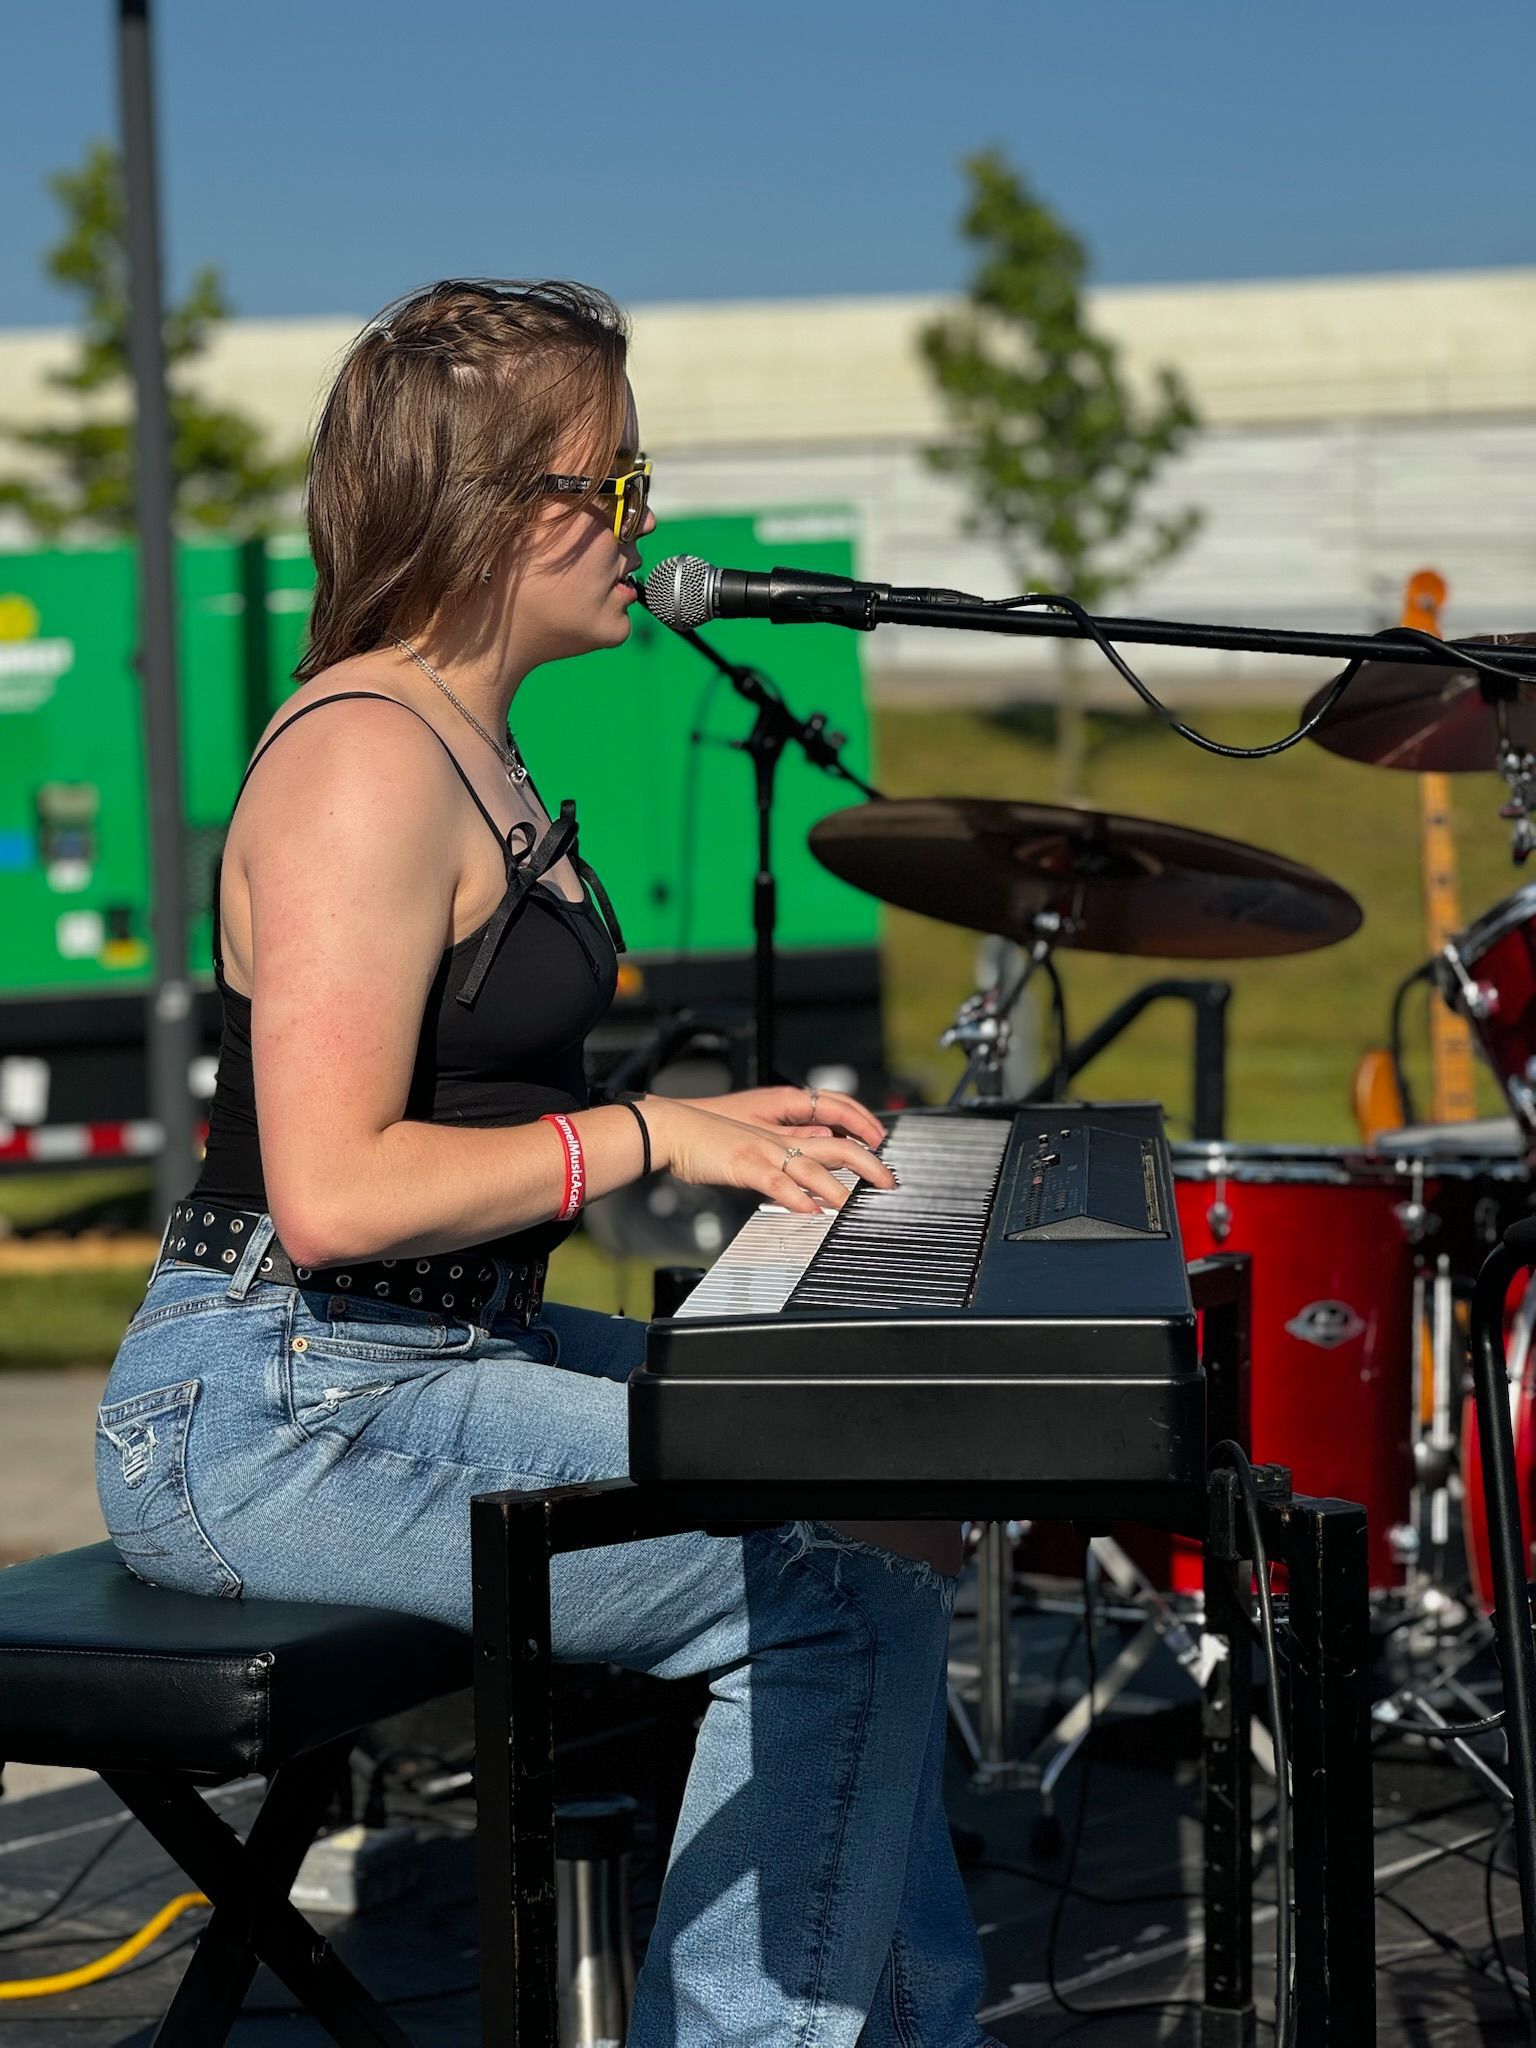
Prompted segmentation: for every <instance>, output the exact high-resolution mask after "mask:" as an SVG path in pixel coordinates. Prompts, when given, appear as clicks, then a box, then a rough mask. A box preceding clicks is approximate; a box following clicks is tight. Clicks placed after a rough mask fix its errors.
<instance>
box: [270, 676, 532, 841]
mask: <svg viewBox="0 0 1536 2048" xmlns="http://www.w3.org/2000/svg"><path fill="white" fill-rule="evenodd" d="M353 697H371V698H374V699H376V700H377V702H378V703H380V704H398V705H399V706H400V709H401V710H402V711H409V712H410V714H411V716H412V718H420V719H421V722H422V724H423V725H424V726H425V727H426V728H427V731H428V732H429V733H431V735H432V737H433V739H435V740H436V741H437V744H438V745H439V746H440V747H441V748H442V750H443V752H444V753H445V754H446V755H447V756H448V759H449V762H450V764H451V765H452V768H453V772H454V774H455V775H457V776H458V778H459V780H460V782H462V783H463V785H464V787H465V789H466V790H467V791H468V792H469V799H470V802H471V803H472V804H473V805H474V807H475V809H476V810H477V811H478V812H479V813H480V815H481V817H482V818H484V820H485V822H486V824H487V825H489V827H490V828H491V831H492V832H493V833H494V834H495V837H496V844H497V845H498V846H499V847H500V848H501V857H502V859H503V860H505V859H506V857H507V841H506V837H505V835H504V834H503V832H502V829H501V827H500V826H499V825H498V824H497V822H496V820H495V819H494V818H493V817H492V816H491V814H490V812H489V811H488V810H487V809H486V808H485V805H484V804H483V803H482V802H481V801H480V797H479V794H478V792H477V791H476V789H475V785H474V784H473V783H472V782H471V781H470V779H469V777H468V776H467V775H466V774H465V773H464V770H463V768H462V766H461V765H460V763H459V757H458V755H457V754H455V752H454V751H453V749H452V747H450V746H449V744H448V742H447V741H446V740H445V739H444V738H443V736H442V734H441V733H440V732H439V731H438V729H437V727H436V726H435V725H434V724H433V723H432V721H431V719H430V718H422V716H421V713H420V712H419V711H418V710H417V709H416V707H415V705H414V704H406V703H403V702H401V699H400V698H398V697H390V696H388V695H386V693H385V692H384V691H383V690H336V691H333V692H332V694H331V695H330V696H329V697H317V698H316V699H315V701H314V703H313V704H304V705H301V706H300V708H299V709H298V710H297V711H295V712H294V714H293V716H292V718H285V719H284V720H283V722H282V724H281V725H280V726H279V727H278V728H277V731H276V732H274V733H272V734H271V735H270V736H269V737H268V738H267V739H265V740H263V741H262V743H261V745H260V746H259V747H258V748H257V749H256V751H255V753H254V754H253V755H252V756H251V765H250V767H249V768H247V769H246V771H245V773H244V775H243V776H241V778H240V787H239V789H238V790H237V791H236V792H235V802H236V803H237V804H238V803H239V801H240V799H241V797H242V796H243V795H244V794H245V785H246V784H247V783H248V782H249V781H250V779H251V777H252V775H253V774H254V773H255V771H256V764H257V762H258V761H259V760H260V759H261V757H262V755H263V754H265V753H266V751H267V749H268V748H269V747H271V746H274V745H275V744H276V743H277V741H278V740H280V739H281V738H282V736H283V734H284V733H285V732H286V731H287V730H288V728H289V726H290V725H297V724H298V722H299V720H300V719H301V718H307V717H308V716H309V714H310V712H311V711H318V710H319V709H320V707H321V705H322V704H345V703H346V702H347V701H348V700H349V699H350V698H353Z"/></svg>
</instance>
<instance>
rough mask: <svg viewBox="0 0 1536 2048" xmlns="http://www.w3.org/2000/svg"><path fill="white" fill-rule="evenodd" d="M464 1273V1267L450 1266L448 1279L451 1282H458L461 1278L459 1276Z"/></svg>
mask: <svg viewBox="0 0 1536 2048" xmlns="http://www.w3.org/2000/svg"><path fill="white" fill-rule="evenodd" d="M463 1271H464V1268H463V1267H462V1266H450V1267H449V1268H448V1278H449V1279H450V1280H457V1279H458V1277H459V1275H460V1274H461V1273H462V1272H463Z"/></svg>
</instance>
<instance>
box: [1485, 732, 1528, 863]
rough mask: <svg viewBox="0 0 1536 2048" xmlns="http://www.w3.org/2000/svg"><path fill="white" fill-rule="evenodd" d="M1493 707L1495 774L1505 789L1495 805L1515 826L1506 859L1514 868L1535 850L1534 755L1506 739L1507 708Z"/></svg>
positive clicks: (1502, 816) (1509, 822)
mask: <svg viewBox="0 0 1536 2048" xmlns="http://www.w3.org/2000/svg"><path fill="white" fill-rule="evenodd" d="M1495 708H1496V710H1497V711H1498V714H1499V773H1500V775H1502V776H1503V778H1504V781H1505V784H1506V786H1507V787H1508V790H1509V795H1508V796H1507V797H1506V798H1505V800H1504V802H1503V803H1502V804H1500V806H1499V816H1500V817H1501V818H1502V819H1504V820H1505V822H1506V823H1507V824H1512V825H1513V826H1514V828H1515V829H1514V831H1513V832H1512V833H1511V834H1510V847H1509V851H1510V858H1511V859H1512V860H1513V861H1514V863H1515V865H1516V867H1523V866H1524V864H1525V862H1526V861H1527V860H1528V859H1529V858H1530V855H1531V853H1532V852H1533V851H1536V825H1533V824H1532V822H1531V812H1532V811H1533V810H1536V754H1533V753H1532V752H1531V751H1530V750H1529V748H1526V747H1520V746H1516V745H1515V743H1514V742H1513V741H1512V740H1511V739H1510V738H1509V736H1508V733H1507V732H1506V730H1505V714H1506V712H1507V711H1508V708H1509V707H1508V706H1507V705H1505V704H1499V705H1498V706H1496V707H1495Z"/></svg>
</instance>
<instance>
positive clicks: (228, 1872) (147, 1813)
mask: <svg viewBox="0 0 1536 2048" xmlns="http://www.w3.org/2000/svg"><path fill="white" fill-rule="evenodd" d="M101 1775H102V1779H103V1781H104V1782H105V1783H106V1784H108V1785H110V1786H111V1788H112V1790H113V1791H114V1792H115V1793H116V1794H117V1796H118V1798H119V1799H121V1800H122V1802H123V1804H124V1805H125V1806H126V1807H127V1808H128V1809H129V1810H130V1812H132V1813H133V1814H135V1815H136V1816H137V1817H138V1819H140V1820H141V1821H142V1822H143V1823H144V1825H145V1827H146V1828H148V1830H149V1832H150V1833H151V1834H152V1835H153V1836H154V1838H155V1840H156V1841H157V1842H158V1843H159V1844H160V1845H161V1847H162V1848H163V1849H165V1850H167V1851H168V1852H169V1853H170V1854H171V1855H172V1856H173V1857H174V1858H175V1859H176V1861H177V1863H178V1864H179V1865H180V1866H181V1868H182V1869H183V1870H184V1871H186V1873H187V1875H188V1876H189V1877H190V1878H191V1879H192V1881H193V1883H194V1884H196V1885H198V1886H199V1887H200V1888H201V1889H202V1890H203V1891H204V1892H206V1893H207V1895H208V1897H209V1898H210V1899H212V1900H213V1901H214V1903H215V1905H216V1906H223V1907H227V1908H228V1909H229V1910H230V1912H231V1913H233V1914H234V1915H236V1916H238V1918H239V1919H240V1920H241V1921H242V1922H243V1923H244V1924H245V1925H246V1926H248V1927H249V1929H250V1942H251V1946H252V1948H253V1949H254V1950H255V1952H256V1954H257V1955H258V1956H259V1957H260V1958H261V1960H262V1961H263V1962H264V1963H266V1964H267V1965H268V1966H269V1967H270V1968H271V1969H272V1970H273V1971H274V1972H275V1973H276V1975H277V1976H279V1977H280V1978H281V1979H282V1981H283V1982H284V1984H286V1985H287V1987H288V1989H289V1990H290V1991H291V1992H292V1993H293V1995H294V1997H295V1998H297V1999H298V2001H299V2003H300V2004H301V2005H303V2006H305V2007H306V2008H307V2009H308V2011H309V2012H311V2013H312V2014H313V2015H314V2017H315V2018H316V2019H317V2020H318V2021H319V2022H320V2024H321V2026H322V2027H324V2028H325V2031H326V2032H327V2033H328V2034H329V2035H330V2037H331V2039H332V2040H333V2041H337V2042H340V2043H341V2048H411V2044H410V2040H409V2037H408V2036H407V2035H406V2034H404V2033H403V2032H402V2031H401V2029H400V2028H399V2027H398V2026H397V2025H396V2024H395V2022H394V2020H393V2019H392V2018H391V2017H390V2015H389V2014H388V2013H387V2012H386V2011H385V2010H384V2008H383V2006H381V2005H380V2004H379V2002H378V2001H377V1999H374V1998H371V1997H370V1996H369V1995H368V1993H367V1992H366V1991H365V1990H364V1989H363V1987H362V1985H361V1984H359V1983H358V1981H357V1979H356V1978H355V1977H354V1976H353V1975H352V1972H351V1971H350V1970H349V1969H348V1968H347V1967H346V1965H345V1963H343V1962H342V1961H341V1959H340V1957H339V1956H337V1955H336V1954H335V1952H334V1951H333V1950H332V1948H331V1945H330V1943H329V1942H328V1941H325V1940H323V1939H322V1937H321V1936H320V1935H318V1934H317V1933H316V1932H315V1930H314V1928H313V1927H311V1926H310V1924H309V1922H308V1921H307V1920H306V1919H305V1918H304V1916H303V1914H302V1913H300V1912H299V1911H298V1910H297V1909H296V1908H295V1907H294V1906H292V1905H290V1904H289V1902H288V1899H287V1897H286V1896H285V1894H284V1893H283V1891H282V1890H281V1889H280V1888H279V1887H278V1886H277V1885H276V1884H275V1883H274V1881H273V1874H272V1872H271V1871H269V1870H265V1869H263V1868H261V1867H260V1866H259V1865H258V1863H257V1862H256V1860H255V1859H254V1858H253V1857H252V1856H251V1855H250V1854H249V1852H248V1851H247V1848H246V1845H245V1844H244V1843H243V1842H242V1841H241V1840H240V1838H239V1836H238V1835H237V1834H236V1833H235V1831H234V1830H233V1828H231V1827H230V1826H229V1825H228V1824H227V1822H225V1821H223V1820H221V1819H220V1818H219V1816H218V1815H217V1814H216V1813H215V1812H214V1811H213V1809H212V1808H211V1807H210V1806H208V1805H207V1804H206V1803H205V1801H203V1800H202V1799H201V1798H199V1797H198V1794H197V1793H196V1792H195V1791H194V1790H193V1788H192V1787H191V1786H190V1785H189V1784H187V1782H186V1781H185V1780H184V1779H158V1778H148V1777H138V1776H134V1775H132V1774H130V1773H128V1772H118V1771H103V1772H102V1774H101ZM226 2032H227V2027H226ZM219 2038H220V2037H219V2036H218V2035H217V2034H215V2033H209V2032H206V2031H205V2032H204V2033H203V2034H202V2035H201V2036H200V2041H201V2043H203V2044H206V2048H215V2044H216V2043H217V2042H218V2040H219Z"/></svg>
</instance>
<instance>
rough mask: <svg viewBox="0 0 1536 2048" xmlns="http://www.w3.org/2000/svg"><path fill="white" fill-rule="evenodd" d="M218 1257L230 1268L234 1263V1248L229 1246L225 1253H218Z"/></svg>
mask: <svg viewBox="0 0 1536 2048" xmlns="http://www.w3.org/2000/svg"><path fill="white" fill-rule="evenodd" d="M220 1257H221V1258H222V1259H223V1261H224V1263H225V1265H226V1266H232V1265H233V1264H234V1263H235V1253H234V1247H233V1246H231V1247H230V1249H229V1250H228V1251H227V1252H222V1253H220Z"/></svg>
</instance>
